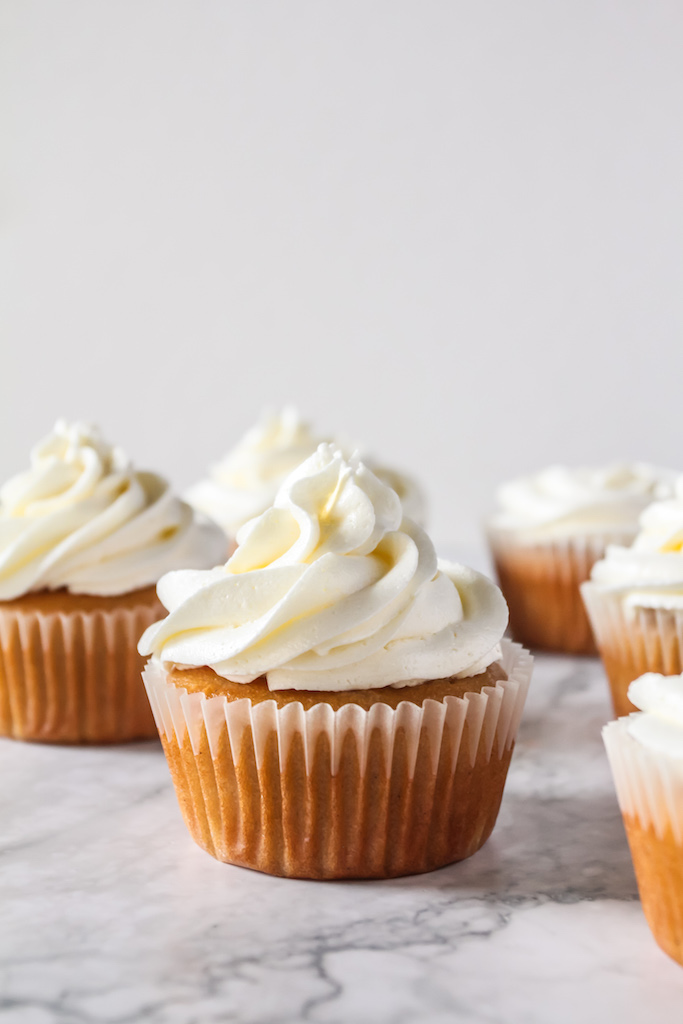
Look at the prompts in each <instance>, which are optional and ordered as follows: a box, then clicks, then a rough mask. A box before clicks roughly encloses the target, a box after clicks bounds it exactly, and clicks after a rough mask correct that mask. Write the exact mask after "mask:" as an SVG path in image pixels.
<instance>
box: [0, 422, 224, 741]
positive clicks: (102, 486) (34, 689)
mask: <svg viewBox="0 0 683 1024" xmlns="http://www.w3.org/2000/svg"><path fill="white" fill-rule="evenodd" d="M226 549H227V542H226V538H225V535H224V534H223V532H222V531H221V530H220V529H219V528H218V527H217V526H216V525H215V524H213V523H209V522H208V521H206V520H204V519H203V517H198V516H197V514H196V513H195V512H194V511H193V510H192V509H191V508H190V507H189V505H187V504H185V502H182V501H180V500H179V499H178V498H177V497H174V495H173V494H171V492H170V490H169V487H168V484H167V483H166V481H165V480H163V479H162V477H160V476H157V475H156V474H155V473H149V472H140V471H136V470H134V469H133V467H132V466H131V464H130V463H129V461H128V460H127V458H126V457H125V455H124V454H123V453H122V452H121V451H120V449H118V448H112V447H111V446H110V445H109V444H107V442H106V441H104V440H103V438H102V437H101V435H100V434H99V432H98V431H97V430H96V429H95V428H93V427H89V426H85V425H83V424H79V423H75V424H68V423H66V422H65V421H63V420H60V421H59V422H58V423H57V424H56V426H55V428H54V431H53V432H52V434H50V435H49V436H48V437H47V438H45V440H43V441H41V442H40V443H39V444H38V445H36V447H35V448H34V449H33V451H32V453H31V467H30V469H28V470H27V471H25V472H23V473H20V474H18V475H17V476H15V477H14V478H12V479H11V480H9V481H8V482H7V483H6V484H5V485H4V487H2V489H0V735H3V736H12V737H15V738H16V739H25V740H47V741H52V742H62V743H105V742H115V741H120V740H128V739H136V738H140V737H145V736H152V735H155V728H154V722H153V719H152V716H151V714H150V711H149V707H148V705H147V701H146V697H145V692H144V688H143V687H142V685H141V683H140V671H141V668H142V664H143V662H142V659H141V658H140V656H139V655H138V653H137V650H136V648H137V642H138V640H139V638H140V634H141V633H142V632H143V630H144V629H146V628H147V627H148V626H149V625H150V624H151V623H152V622H154V621H155V620H156V619H158V618H159V617H160V616H161V614H163V609H162V607H161V605H160V604H159V602H158V599H157V597H156V593H155V589H154V584H155V583H156V581H157V580H158V579H159V577H160V576H161V575H162V574H163V573H165V572H166V571H167V570H169V569H170V568H173V567H176V566H178V567H185V568H190V567H194V568H200V567H208V566H210V565H215V564H216V563H217V562H219V561H221V560H222V559H223V558H224V557H225V552H226Z"/></svg>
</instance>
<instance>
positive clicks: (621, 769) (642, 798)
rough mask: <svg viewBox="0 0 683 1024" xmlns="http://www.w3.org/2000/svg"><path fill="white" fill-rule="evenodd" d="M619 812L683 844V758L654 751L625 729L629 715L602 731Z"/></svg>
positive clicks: (659, 834) (644, 826)
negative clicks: (671, 834) (669, 834)
mask: <svg viewBox="0 0 683 1024" xmlns="http://www.w3.org/2000/svg"><path fill="white" fill-rule="evenodd" d="M602 736H603V739H604V741H605V747H606V749H607V756H608V758H609V763H610V767H611V769H612V775H613V777H614V785H615V788H616V791H617V799H618V801H619V807H620V809H621V812H622V814H624V815H625V816H628V817H631V818H637V820H638V821H639V822H640V825H641V826H642V828H644V829H648V828H653V829H654V831H655V833H656V835H657V836H658V837H659V838H660V839H663V838H664V836H665V835H666V834H667V832H668V831H671V832H672V833H673V836H674V838H675V840H676V842H677V843H679V844H680V845H681V846H682V847H683V759H677V758H673V757H667V756H666V755H665V754H661V753H656V752H654V751H652V750H650V749H649V748H648V747H645V746H644V745H643V744H642V743H639V742H638V741H637V740H636V739H634V738H633V737H632V736H631V735H630V734H629V732H628V718H621V719H619V720H618V721H616V722H610V723H609V724H608V725H606V726H605V728H604V729H603V731H602Z"/></svg>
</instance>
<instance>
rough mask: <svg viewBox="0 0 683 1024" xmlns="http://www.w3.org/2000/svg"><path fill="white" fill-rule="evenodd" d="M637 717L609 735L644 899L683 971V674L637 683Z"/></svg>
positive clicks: (632, 694)
mask: <svg viewBox="0 0 683 1024" xmlns="http://www.w3.org/2000/svg"><path fill="white" fill-rule="evenodd" d="M628 696H629V700H630V703H631V706H635V707H637V708H640V709H641V710H640V711H639V712H636V713H634V714H630V715H628V716H627V717H625V718H620V719H619V720H618V721H616V722H610V723H609V725H607V726H605V728H604V729H603V739H604V741H605V746H606V748H607V755H608V757H609V762H610V766H611V768H612V774H613V775H614V783H615V786H616V790H617V798H618V800H619V806H620V808H621V812H622V815H623V818H624V825H625V828H626V834H627V836H628V841H629V846H630V848H631V856H632V857H633V866H634V868H635V872H636V878H637V880H638V889H639V891H640V899H641V903H642V905H643V910H644V912H645V917H646V918H647V922H648V924H649V925H650V928H651V930H652V933H653V935H654V937H655V939H656V940H657V942H658V943H659V945H660V946H661V947H662V949H663V950H664V951H665V952H666V953H668V954H669V956H671V957H673V959H674V960H677V961H678V963H679V964H682V965H683V676H680V675H677V676H669V677H666V676H662V675H659V674H654V673H648V674H646V675H643V676H641V677H640V678H639V679H637V680H636V681H635V682H633V683H631V685H630V687H629V691H628Z"/></svg>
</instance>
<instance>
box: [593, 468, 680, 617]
mask: <svg viewBox="0 0 683 1024" xmlns="http://www.w3.org/2000/svg"><path fill="white" fill-rule="evenodd" d="M590 585H591V586H593V585H594V586H597V587H599V588H600V589H602V590H613V591H615V592H620V593H621V594H622V595H623V600H624V603H625V604H627V605H629V604H630V605H634V606H639V607H646V608H648V607H653V608H683V476H681V477H679V478H678V480H677V481H676V484H675V487H674V495H673V497H671V498H668V499H666V500H665V501H656V502H654V503H653V504H651V505H649V506H648V508H647V509H646V510H645V511H644V512H643V513H642V515H641V517H640V529H639V531H638V534H637V536H636V538H635V540H634V542H633V544H632V545H631V546H630V547H622V546H620V545H617V544H612V545H610V546H609V547H608V548H607V551H606V554H605V557H604V558H603V559H601V560H600V561H599V562H596V563H595V565H594V566H593V569H592V572H591V583H590Z"/></svg>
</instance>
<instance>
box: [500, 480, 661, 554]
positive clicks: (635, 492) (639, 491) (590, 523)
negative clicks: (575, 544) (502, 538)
mask: <svg viewBox="0 0 683 1024" xmlns="http://www.w3.org/2000/svg"><path fill="white" fill-rule="evenodd" d="M674 479H675V474H674V473H673V472H672V471H671V470H667V469H661V468H659V467H656V466H650V465H647V464H645V463H634V464H631V465H622V464H616V465H613V466H607V467H603V468H588V467H584V466H580V467H576V468H569V467H567V466H550V467H548V468H547V469H544V470H542V471H541V472H540V473H536V474H534V475H533V476H526V477H521V478H519V479H517V480H512V481H510V483H507V484H504V485H503V486H502V487H500V488H499V490H498V492H497V500H498V504H499V506H500V511H499V512H497V513H496V514H495V515H494V516H493V517H492V519H491V525H492V526H493V527H494V528H498V529H509V530H515V531H520V533H521V534H522V535H523V536H524V537H526V538H528V539H529V540H530V541H533V540H536V539H543V538H555V537H564V536H575V535H577V534H585V535H594V534H605V533H607V534H610V533H611V534H621V535H625V536H626V537H628V536H629V534H632V535H634V536H635V533H636V529H637V523H638V516H639V515H640V514H641V512H642V511H643V509H644V508H646V506H647V505H649V504H650V502H651V501H654V500H655V498H657V497H664V496H666V495H668V494H669V493H670V492H671V488H672V485H673V481H674ZM615 539H616V538H615Z"/></svg>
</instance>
